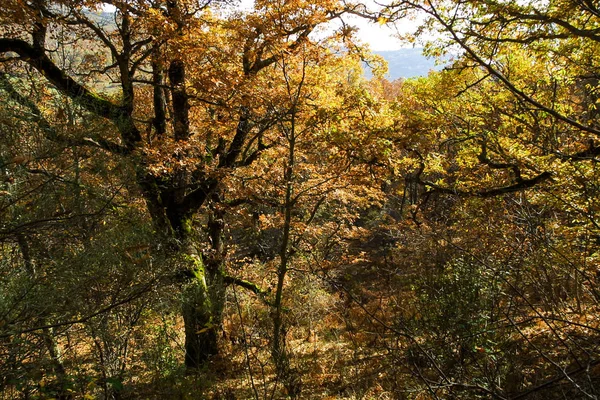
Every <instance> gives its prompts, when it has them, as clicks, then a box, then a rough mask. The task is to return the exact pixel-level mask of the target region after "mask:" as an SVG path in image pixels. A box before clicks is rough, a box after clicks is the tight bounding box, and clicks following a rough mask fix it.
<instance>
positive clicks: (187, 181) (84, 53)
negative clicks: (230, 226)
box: [0, 0, 352, 368]
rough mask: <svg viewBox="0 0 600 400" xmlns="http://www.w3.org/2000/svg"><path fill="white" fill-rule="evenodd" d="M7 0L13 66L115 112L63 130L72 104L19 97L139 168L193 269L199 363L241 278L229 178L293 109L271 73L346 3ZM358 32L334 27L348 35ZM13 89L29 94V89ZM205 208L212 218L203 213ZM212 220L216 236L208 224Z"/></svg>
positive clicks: (8, 60) (152, 205)
mask: <svg viewBox="0 0 600 400" xmlns="http://www.w3.org/2000/svg"><path fill="white" fill-rule="evenodd" d="M107 10H108V11H107ZM0 13H1V15H0V23H1V32H2V38H0V53H2V54H3V59H2V68H3V74H4V76H5V79H7V80H9V81H13V82H26V79H34V80H36V81H44V82H47V83H48V84H49V85H50V87H52V93H54V94H55V95H56V96H58V97H62V98H66V99H69V101H71V102H72V103H73V104H76V105H78V106H79V107H81V108H82V109H83V110H84V113H83V115H81V116H79V117H77V125H78V126H83V125H84V124H85V121H86V120H93V121H105V122H104V124H108V126H107V127H106V128H103V129H101V130H100V129H98V130H95V129H94V130H89V131H86V133H85V134H83V135H82V134H73V135H71V134H59V135H54V134H53V133H51V132H52V129H51V128H52V126H53V124H56V123H60V121H61V119H62V118H64V111H63V110H62V109H61V108H57V107H53V106H52V105H51V104H48V103H46V104H44V105H43V106H42V105H34V104H29V102H30V101H21V104H20V106H22V107H28V106H29V107H34V106H35V107H37V109H38V112H39V118H38V124H44V125H46V127H47V128H48V129H44V131H45V132H46V139H48V140H53V141H56V142H59V143H68V144H71V145H73V146H87V147H92V148H96V149H99V150H101V151H102V152H104V154H106V155H109V156H110V157H111V158H113V159H115V160H117V159H118V160H123V162H125V163H127V165H129V166H130V167H131V168H132V171H133V175H134V180H135V182H136V184H137V188H138V189H137V190H139V195H140V196H141V197H142V198H143V200H144V203H145V208H146V210H147V212H148V214H149V215H150V217H151V219H152V221H153V226H154V229H155V240H156V244H155V245H154V247H156V248H157V249H158V248H161V249H162V250H164V249H167V253H169V254H170V255H171V261H170V262H172V263H173V265H174V271H173V274H174V275H176V276H179V277H180V278H181V279H183V280H184V281H185V283H183V289H182V297H183V305H182V308H183V318H184V325H185V332H186V334H185V336H186V344H185V348H186V357H185V360H186V361H185V362H186V365H187V366H188V367H190V368H196V367H199V366H201V365H202V364H203V363H204V362H205V361H206V360H207V359H208V357H210V356H211V355H213V354H216V353H217V351H218V345H217V329H218V327H219V325H220V323H221V314H222V311H223V304H224V299H225V297H224V294H225V288H226V286H227V285H228V284H232V283H233V284H242V280H240V279H237V278H236V277H233V276H229V275H228V274H227V273H226V271H225V269H224V266H223V257H224V255H225V244H224V237H223V232H224V228H225V227H224V213H225V212H226V211H225V207H224V206H223V205H224V204H226V202H227V201H228V200H230V199H229V198H228V197H229V194H228V193H227V187H226V186H225V184H224V182H225V180H226V178H227V177H228V176H229V174H230V173H231V171H234V170H236V169H238V168H243V167H247V166H249V165H251V164H252V163H254V162H255V161H256V160H257V159H258V158H259V157H260V155H261V153H262V152H264V151H265V150H266V149H268V148H270V147H272V146H275V145H276V143H275V142H273V141H271V140H270V139H269V137H268V135H267V134H266V133H267V132H269V130H270V129H271V128H272V127H273V126H275V125H276V124H277V123H278V122H279V121H281V120H282V119H283V118H287V116H288V115H289V111H287V110H284V111H281V110H278V109H277V108H274V107H272V106H271V105H270V104H269V103H268V101H265V100H268V98H269V93H270V90H271V89H270V88H271V87H272V83H271V79H270V78H269V74H271V73H273V71H274V70H276V69H277V67H276V66H277V63H278V62H279V61H280V60H281V59H282V57H283V56H284V55H287V54H295V53H296V52H298V51H300V49H302V48H305V47H306V46H322V45H321V44H319V43H318V42H316V41H314V39H311V38H310V35H311V33H313V31H314V30H315V29H316V28H317V27H318V26H320V25H321V24H324V23H326V22H327V21H330V20H332V19H334V18H337V17H339V16H340V15H341V14H342V13H343V8H342V7H341V5H340V4H338V3H337V2H285V3H277V2H256V4H255V8H254V11H252V12H249V13H245V14H241V13H237V12H234V11H233V10H231V9H229V10H228V9H227V4H226V3H219V2H211V1H207V2H197V1H165V2H160V1H158V2H153V1H151V2H147V1H139V2H137V1H136V2H130V1H108V2H84V1H81V2H78V1H74V2H72V1H46V0H39V1H37V0H36V1H31V2H29V1H20V0H14V1H13V0H11V1H8V2H3V4H2V6H0ZM351 33H352V32H351V31H346V30H344V31H342V32H335V33H334V34H333V36H332V37H331V39H332V40H334V41H336V40H349V39H350V38H349V35H351ZM322 40H325V39H322ZM323 43H325V42H323ZM58 53H63V54H64V53H68V54H70V55H71V56H70V57H69V58H67V59H65V58H59V57H57V56H56V54H58ZM315 54H316V53H315ZM311 56H312V55H311ZM314 62H317V63H318V60H315V61H314ZM24 71H27V72H29V73H30V75H29V77H27V76H26V75H25V74H24V73H23V72H24ZM11 90H12V89H11ZM15 91H16V93H15V96H14V97H15V99H17V101H18V99H24V96H23V95H22V94H19V93H18V91H19V89H15ZM42 117H43V118H42ZM98 123H100V122H98ZM43 128H44V127H43ZM199 213H202V215H204V216H205V217H206V218H203V219H197V218H196V217H197V216H198V215H199ZM200 221H204V222H203V223H204V224H206V225H205V229H206V232H207V240H203V239H202V238H201V237H200V236H199V233H198V232H199V231H198V229H197V223H198V222H200ZM201 242H204V243H208V246H201V245H200V244H199V243H201ZM246 286H248V285H246ZM250 288H251V289H252V287H250ZM252 290H255V289H252Z"/></svg>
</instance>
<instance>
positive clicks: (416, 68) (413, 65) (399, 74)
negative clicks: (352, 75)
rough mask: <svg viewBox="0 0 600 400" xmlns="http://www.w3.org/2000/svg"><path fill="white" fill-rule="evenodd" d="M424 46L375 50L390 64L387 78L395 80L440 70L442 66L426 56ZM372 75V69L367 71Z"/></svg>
mask: <svg viewBox="0 0 600 400" xmlns="http://www.w3.org/2000/svg"><path fill="white" fill-rule="evenodd" d="M422 51H423V49H422V48H410V49H399V50H391V51H375V52H374V53H375V54H378V55H380V56H382V57H383V58H385V60H386V61H387V62H388V65H389V72H388V74H387V76H386V77H387V79H389V80H391V81H393V80H395V79H399V78H413V77H416V76H427V74H428V73H429V71H430V70H440V69H441V68H442V66H439V65H437V66H436V65H435V60H433V59H429V58H427V57H425V56H424V55H423V53H422ZM365 73H366V75H367V76H370V71H365Z"/></svg>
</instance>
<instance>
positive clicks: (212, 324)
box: [182, 212, 226, 369]
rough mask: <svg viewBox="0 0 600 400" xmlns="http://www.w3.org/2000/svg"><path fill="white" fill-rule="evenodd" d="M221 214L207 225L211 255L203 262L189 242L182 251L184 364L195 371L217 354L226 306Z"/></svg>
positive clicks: (211, 219) (212, 218)
mask: <svg viewBox="0 0 600 400" xmlns="http://www.w3.org/2000/svg"><path fill="white" fill-rule="evenodd" d="M223 227H224V225H223V219H222V215H216V216H215V213H214V212H213V214H211V218H210V220H209V224H208V230H209V236H210V241H211V245H212V251H211V254H210V255H208V256H207V257H206V259H203V257H202V255H201V254H199V253H198V251H197V250H196V247H195V246H194V244H193V243H192V242H191V241H188V243H187V245H186V246H185V250H184V253H185V254H184V256H183V258H184V260H185V262H186V263H187V266H186V267H187V269H188V271H190V274H189V275H190V276H191V280H190V282H189V283H188V284H187V285H186V287H185V288H184V291H183V299H182V300H183V304H182V311H183V320H184V327H185V365H186V367H187V368H190V369H194V368H200V367H201V366H203V365H204V364H205V363H206V362H207V361H208V359H209V358H210V357H211V356H214V355H216V354H218V351H219V346H218V331H219V329H220V327H221V323H222V316H223V308H224V305H225V289H226V284H225V279H224V271H223V264H222V260H223V258H222V251H223V244H222V234H223Z"/></svg>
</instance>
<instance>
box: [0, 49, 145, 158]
mask: <svg viewBox="0 0 600 400" xmlns="http://www.w3.org/2000/svg"><path fill="white" fill-rule="evenodd" d="M0 52H1V53H7V52H14V53H17V54H18V55H19V56H21V59H22V60H23V61H25V62H27V63H28V64H30V65H31V66H33V67H34V68H35V69H36V70H38V71H39V72H40V73H41V74H42V75H44V76H45V77H46V79H48V81H49V82H50V83H51V84H53V85H54V86H55V87H56V88H57V89H58V90H59V91H60V92H61V93H63V94H65V95H66V96H68V97H70V98H71V99H73V100H75V101H77V102H78V103H79V104H80V105H81V106H83V107H84V108H85V109H86V110H88V111H90V112H92V113H94V114H96V115H98V116H101V117H103V118H107V119H110V120H111V121H113V122H114V123H115V124H116V125H117V127H118V128H119V131H120V132H121V134H122V136H123V139H124V141H125V143H126V146H127V148H128V149H130V150H131V149H133V148H134V147H135V145H136V143H137V142H139V141H140V140H141V136H140V132H139V131H138V129H137V128H136V127H135V125H134V123H133V120H132V119H131V117H130V115H128V113H127V110H126V109H125V107H123V106H118V105H115V104H113V103H111V102H110V101H108V100H106V99H103V98H101V97H100V96H98V95H97V94H95V93H93V92H92V91H90V90H89V89H87V88H86V87H84V86H83V85H81V84H79V83H77V82H76V81H75V80H74V79H73V78H71V77H70V76H68V75H67V74H66V73H65V71H63V70H61V69H60V68H59V67H58V66H57V65H56V64H55V63H54V62H53V61H52V60H51V59H50V58H49V57H48V56H47V55H46V54H45V53H44V52H43V51H42V50H40V49H35V48H34V47H33V46H32V45H30V44H29V43H27V42H26V41H24V40H19V39H6V38H2V39H0Z"/></svg>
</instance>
